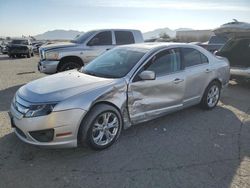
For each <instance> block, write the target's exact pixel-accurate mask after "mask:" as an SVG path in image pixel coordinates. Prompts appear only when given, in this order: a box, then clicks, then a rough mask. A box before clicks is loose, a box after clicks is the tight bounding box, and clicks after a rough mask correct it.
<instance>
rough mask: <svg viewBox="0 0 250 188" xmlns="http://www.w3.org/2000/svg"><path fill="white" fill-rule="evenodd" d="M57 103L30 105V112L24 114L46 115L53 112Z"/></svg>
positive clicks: (30, 115) (27, 115) (31, 115)
mask: <svg viewBox="0 0 250 188" xmlns="http://www.w3.org/2000/svg"><path fill="white" fill-rule="evenodd" d="M55 105H56V104H41V105H32V106H30V107H29V110H28V112H27V113H26V114H25V115H24V116H25V117H37V116H45V115H48V114H50V113H51V112H52V110H53V108H54V106H55Z"/></svg>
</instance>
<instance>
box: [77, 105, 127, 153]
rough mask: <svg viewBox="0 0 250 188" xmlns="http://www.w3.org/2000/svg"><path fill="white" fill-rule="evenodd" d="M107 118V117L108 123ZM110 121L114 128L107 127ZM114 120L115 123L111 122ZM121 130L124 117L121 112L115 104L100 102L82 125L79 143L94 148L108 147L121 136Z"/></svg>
mask: <svg viewBox="0 0 250 188" xmlns="http://www.w3.org/2000/svg"><path fill="white" fill-rule="evenodd" d="M105 117H106V118H105ZM107 117H108V118H107ZM105 119H107V121H106V122H107V123H106V124H105ZM110 121H111V122H110ZM108 122H110V125H109V126H113V127H112V128H111V127H110V128H108V127H107V126H108ZM112 122H113V124H111V123H112ZM105 126H106V127H105ZM121 130H122V117H121V115H120V112H119V111H118V110H117V109H116V108H114V107H113V106H110V105H107V104H98V105H96V106H94V107H93V108H92V109H91V110H90V111H89V113H88V114H87V116H86V118H84V120H83V121H82V123H81V125H80V128H79V132H78V145H79V146H88V147H90V148H92V149H94V150H103V149H106V148H108V147H110V146H111V145H112V144H113V143H115V141H116V140H117V139H118V138H119V136H120V134H121ZM108 132H109V133H108ZM107 135H109V136H107ZM108 137H109V138H110V139H109V138H108Z"/></svg>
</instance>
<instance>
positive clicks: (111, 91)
mask: <svg viewBox="0 0 250 188" xmlns="http://www.w3.org/2000/svg"><path fill="white" fill-rule="evenodd" d="M229 75H230V74H229V64H228V61H227V59H225V58H220V57H216V56H214V55H213V54H211V53H210V52H208V51H206V50H205V49H203V48H201V47H199V46H195V45H191V44H178V43H145V44H135V45H127V46H122V47H117V48H114V49H112V50H110V51H108V52H106V53H104V54H103V55H101V56H100V57H98V58H96V59H95V60H93V61H92V62H91V63H89V64H88V65H86V66H85V67H83V68H81V69H80V70H71V71H67V72H63V73H58V74H55V75H52V76H47V77H44V78H41V79H38V80H35V81H32V82H30V83H28V84H26V85H25V86H23V87H21V88H20V89H19V90H18V91H17V93H16V95H15V97H14V99H13V102H12V104H11V109H10V117H11V122H12V126H13V128H14V130H15V133H16V135H17V136H18V137H19V138H20V139H21V140H23V141H24V142H26V143H29V144H33V145H38V146H51V147H76V146H83V145H87V146H90V147H91V148H93V149H104V148H107V147H109V146H111V145H112V144H113V143H114V142H115V141H116V140H117V139H118V137H119V135H120V133H121V131H122V130H123V129H127V128H129V127H130V126H132V125H134V124H138V123H141V122H144V121H148V120H151V119H154V118H157V117H160V116H163V115H166V114H168V113H170V112H174V111H177V110H180V109H183V108H187V107H189V106H192V105H196V104H200V106H201V107H202V108H204V109H208V110H210V109H212V108H214V107H215V106H216V105H217V103H218V101H219V98H220V93H221V89H222V88H223V87H225V86H227V84H228V81H229Z"/></svg>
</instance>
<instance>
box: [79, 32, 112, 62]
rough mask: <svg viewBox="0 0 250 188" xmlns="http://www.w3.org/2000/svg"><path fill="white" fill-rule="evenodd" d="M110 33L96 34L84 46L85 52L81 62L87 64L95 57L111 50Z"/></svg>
mask: <svg viewBox="0 0 250 188" xmlns="http://www.w3.org/2000/svg"><path fill="white" fill-rule="evenodd" d="M112 35H113V34H112V32H111V31H102V32H100V33H97V34H96V35H95V36H94V37H93V38H92V39H90V41H89V42H88V43H87V44H86V50H85V51H84V52H83V54H82V55H83V60H84V62H86V63H88V62H90V61H92V60H93V59H94V58H96V57H97V56H99V55H101V54H102V53H104V52H106V51H108V50H110V49H111V48H113V36H112Z"/></svg>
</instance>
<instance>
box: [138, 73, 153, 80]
mask: <svg viewBox="0 0 250 188" xmlns="http://www.w3.org/2000/svg"><path fill="white" fill-rule="evenodd" d="M139 77H140V78H141V79H142V80H155V72H154V71H143V72H141V73H140V74H139Z"/></svg>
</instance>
